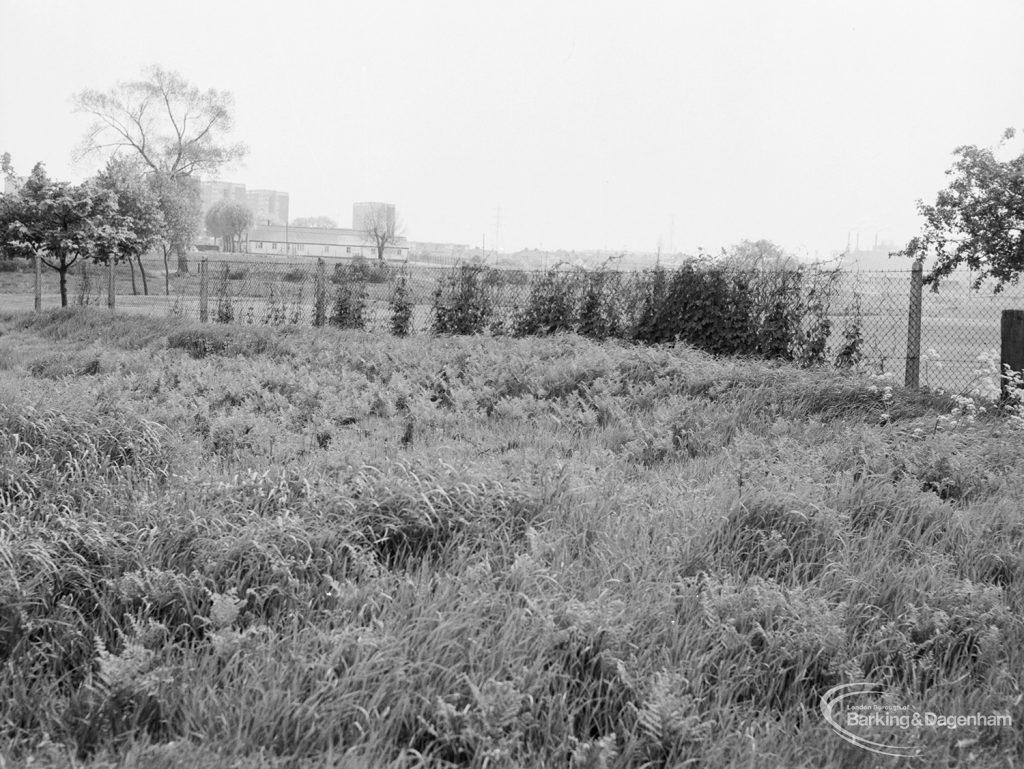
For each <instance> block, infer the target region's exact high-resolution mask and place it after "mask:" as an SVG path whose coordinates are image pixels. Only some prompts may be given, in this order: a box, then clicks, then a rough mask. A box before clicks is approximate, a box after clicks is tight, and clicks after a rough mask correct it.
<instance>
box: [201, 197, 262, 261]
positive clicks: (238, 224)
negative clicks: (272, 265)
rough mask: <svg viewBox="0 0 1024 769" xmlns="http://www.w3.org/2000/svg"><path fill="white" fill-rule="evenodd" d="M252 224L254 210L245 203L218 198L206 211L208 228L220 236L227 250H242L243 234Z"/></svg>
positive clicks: (212, 233) (211, 232)
mask: <svg viewBox="0 0 1024 769" xmlns="http://www.w3.org/2000/svg"><path fill="white" fill-rule="evenodd" d="M251 226H252V211H250V210H249V207H248V206H246V205H245V204H244V203H238V202H236V201H234V200H218V201H217V202H216V203H214V204H213V207H212V208H211V209H210V210H209V211H207V212H206V229H207V230H208V231H209V233H210V234H211V235H213V236H214V237H217V238H220V239H221V242H222V243H223V244H224V250H225V251H231V252H234V251H237V250H240V248H241V245H242V235H243V234H244V233H245V231H246V230H248V229H249V228H250V227H251Z"/></svg>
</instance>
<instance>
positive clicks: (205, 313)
mask: <svg viewBox="0 0 1024 769" xmlns="http://www.w3.org/2000/svg"><path fill="white" fill-rule="evenodd" d="M206 267H207V261H206V257H205V256H204V257H203V258H202V260H201V261H200V262H199V322H200V323H206V321H207V319H208V318H209V307H208V304H209V302H208V300H209V296H210V281H209V277H208V275H209V273H208V271H207V269H206Z"/></svg>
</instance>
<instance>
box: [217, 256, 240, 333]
mask: <svg viewBox="0 0 1024 769" xmlns="http://www.w3.org/2000/svg"><path fill="white" fill-rule="evenodd" d="M229 279H230V270H229V268H228V266H227V265H226V264H225V265H224V269H223V270H221V275H220V285H219V286H218V287H217V313H216V315H214V320H216V321H217V322H218V323H230V322H231V321H233V320H234V319H235V308H234V305H233V304H232V303H231V290H230V289H229V288H228V280H229Z"/></svg>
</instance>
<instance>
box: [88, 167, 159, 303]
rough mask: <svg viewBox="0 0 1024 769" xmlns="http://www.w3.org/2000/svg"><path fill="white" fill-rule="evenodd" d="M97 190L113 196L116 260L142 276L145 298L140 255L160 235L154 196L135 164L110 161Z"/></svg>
mask: <svg viewBox="0 0 1024 769" xmlns="http://www.w3.org/2000/svg"><path fill="white" fill-rule="evenodd" d="M96 184H97V186H98V187H99V188H100V189H102V190H106V191H108V192H109V193H110V194H111V195H113V197H114V200H115V201H116V205H117V213H118V216H119V217H120V222H119V223H118V224H119V231H120V233H121V235H122V238H121V240H120V242H119V243H118V247H117V257H118V258H121V259H124V260H126V261H127V262H128V264H129V266H131V265H132V264H133V262H134V263H135V264H137V265H138V267H139V273H140V274H141V275H142V292H143V293H144V294H146V295H148V294H149V286H148V284H147V281H146V270H145V268H144V267H143V266H142V255H143V254H145V253H146V252H148V251H149V250H150V249H151V248H153V247H154V246H156V245H157V244H158V243H159V242H160V241H161V240H162V238H163V235H164V229H165V227H164V217H163V214H162V213H161V211H160V202H159V199H158V198H157V196H156V193H154V192H153V190H152V189H151V188H150V187H149V185H148V184H147V183H146V180H145V178H144V177H143V175H142V173H141V171H140V170H139V168H138V166H137V164H135V163H132V162H130V161H127V160H123V159H119V158H111V159H110V160H109V161H108V162H107V167H106V168H105V169H104V170H103V171H102V172H101V173H100V174H99V175H98V176H97V177H96ZM132 293H136V289H135V268H134V267H132Z"/></svg>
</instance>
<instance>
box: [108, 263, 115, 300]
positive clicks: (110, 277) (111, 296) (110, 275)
mask: <svg viewBox="0 0 1024 769" xmlns="http://www.w3.org/2000/svg"><path fill="white" fill-rule="evenodd" d="M107 309H110V310H113V309H114V259H113V258H111V259H109V260H108V261H107Z"/></svg>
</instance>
